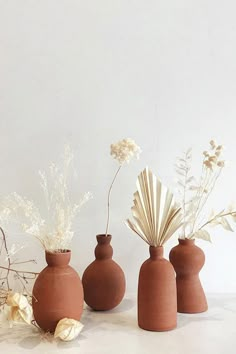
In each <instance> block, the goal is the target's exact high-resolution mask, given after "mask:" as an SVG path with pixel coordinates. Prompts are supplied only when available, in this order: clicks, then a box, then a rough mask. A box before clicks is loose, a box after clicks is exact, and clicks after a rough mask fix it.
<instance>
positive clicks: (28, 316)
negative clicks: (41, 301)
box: [7, 293, 33, 324]
mask: <svg viewBox="0 0 236 354" xmlns="http://www.w3.org/2000/svg"><path fill="white" fill-rule="evenodd" d="M7 305H8V306H9V312H8V320H9V321H10V322H26V323H28V324H31V321H32V315H33V312H32V307H31V305H30V304H29V302H28V300H27V298H26V296H24V295H22V294H19V293H9V295H8V297H7Z"/></svg>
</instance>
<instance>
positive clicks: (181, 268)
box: [169, 239, 208, 313]
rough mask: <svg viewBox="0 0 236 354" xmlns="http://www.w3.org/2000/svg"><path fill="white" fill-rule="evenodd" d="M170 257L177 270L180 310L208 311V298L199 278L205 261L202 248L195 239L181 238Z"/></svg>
mask: <svg viewBox="0 0 236 354" xmlns="http://www.w3.org/2000/svg"><path fill="white" fill-rule="evenodd" d="M169 258H170V262H171V263H172V264H173V267H174V269H175V272H176V285H177V305H178V312H182V313H199V312H204V311H207V308H208V306H207V300H206V296H205V293H204V290H203V288H202V285H201V282H200V279H199V272H200V270H201V269H202V267H203V265H204V263H205V255H204V252H203V251H202V249H201V248H199V247H197V246H196V245H195V240H190V239H179V244H178V245H177V246H175V247H174V248H172V250H171V251H170V255H169Z"/></svg>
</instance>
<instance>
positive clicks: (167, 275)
mask: <svg viewBox="0 0 236 354" xmlns="http://www.w3.org/2000/svg"><path fill="white" fill-rule="evenodd" d="M149 250H150V258H149V259H147V260H146V261H145V262H144V263H143V264H142V266H141V269H140V273H139V283H138V325H139V327H141V328H143V329H146V330H148V331H169V330H172V329H174V328H175V327H176V324H177V300H176V282H175V272H174V268H173V266H172V265H171V263H170V262H169V261H167V260H166V259H165V258H163V247H162V246H158V247H154V246H150V247H149Z"/></svg>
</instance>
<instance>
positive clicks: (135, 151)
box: [111, 138, 141, 165]
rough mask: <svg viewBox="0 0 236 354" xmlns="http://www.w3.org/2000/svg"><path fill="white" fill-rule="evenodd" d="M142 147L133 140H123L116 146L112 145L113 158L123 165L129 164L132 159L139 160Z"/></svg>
mask: <svg viewBox="0 0 236 354" xmlns="http://www.w3.org/2000/svg"><path fill="white" fill-rule="evenodd" d="M140 153H141V149H140V147H139V146H138V145H137V144H136V143H135V141H134V140H132V139H129V138H128V139H123V140H121V141H118V142H117V143H116V144H111V156H112V157H114V159H115V160H117V161H118V162H119V163H120V164H121V165H122V164H123V163H125V162H127V163H129V162H130V160H131V159H132V158H134V157H135V158H137V159H138V158H139V154H140Z"/></svg>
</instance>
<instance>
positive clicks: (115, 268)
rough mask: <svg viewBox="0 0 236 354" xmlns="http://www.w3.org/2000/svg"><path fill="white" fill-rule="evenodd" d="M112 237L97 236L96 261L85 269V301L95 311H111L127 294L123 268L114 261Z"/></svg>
mask: <svg viewBox="0 0 236 354" xmlns="http://www.w3.org/2000/svg"><path fill="white" fill-rule="evenodd" d="M110 242H111V235H108V236H105V235H97V243H98V244H97V246H96V248H95V260H94V261H93V262H92V263H91V264H90V265H89V266H88V267H87V268H86V269H85V271H84V274H83V277H82V283H83V287H84V300H85V302H86V304H87V305H88V306H90V307H91V308H92V309H93V310H97V311H106V310H111V309H113V308H114V307H116V306H117V305H119V303H120V302H121V301H122V299H123V297H124V294H125V276H124V272H123V270H122V269H121V267H120V266H119V265H118V264H117V263H116V262H114V261H113V260H112V255H113V249H112V247H111V245H110Z"/></svg>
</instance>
